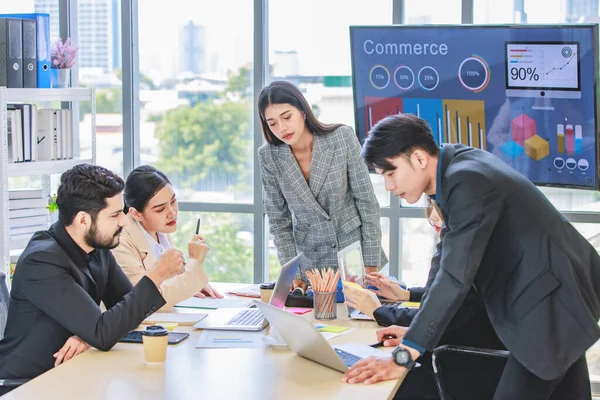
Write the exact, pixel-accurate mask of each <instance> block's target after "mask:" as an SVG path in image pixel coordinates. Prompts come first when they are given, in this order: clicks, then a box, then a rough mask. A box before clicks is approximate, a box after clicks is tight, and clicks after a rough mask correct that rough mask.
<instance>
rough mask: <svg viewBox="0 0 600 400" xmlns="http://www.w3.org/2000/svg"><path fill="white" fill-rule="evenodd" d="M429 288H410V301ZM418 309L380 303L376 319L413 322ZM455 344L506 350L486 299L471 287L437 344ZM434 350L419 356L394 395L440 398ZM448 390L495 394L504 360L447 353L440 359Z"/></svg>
mask: <svg viewBox="0 0 600 400" xmlns="http://www.w3.org/2000/svg"><path fill="white" fill-rule="evenodd" d="M426 291H427V288H426V287H425V288H419V287H415V288H410V299H409V300H410V301H414V302H419V301H421V300H422V297H423V296H424V294H425V292H426ZM417 312H418V309H416V308H406V307H404V308H396V307H385V306H384V307H379V308H378V309H377V310H375V313H374V316H375V320H376V321H377V323H378V324H379V325H385V326H388V325H399V326H409V325H410V323H411V322H412V320H413V319H414V317H415V315H416V314H417ZM444 344H452V345H458V346H472V347H479V348H485V349H496V350H505V347H504V345H503V344H502V342H501V341H500V339H498V336H497V335H496V332H494V328H493V327H492V325H491V324H490V321H489V319H488V317H487V313H486V311H485V306H484V304H483V301H481V299H480V298H479V296H478V295H477V293H476V292H475V290H474V289H471V290H470V291H469V293H468V295H467V297H466V299H465V301H464V302H463V304H462V305H461V307H460V308H459V310H458V312H457V313H456V315H455V316H454V318H452V321H451V322H450V324H449V325H448V327H447V328H446V331H445V332H444V334H443V335H442V337H441V338H440V341H439V343H438V344H437V346H441V345H444ZM431 357H432V353H431V352H429V351H427V352H425V354H423V355H422V356H421V357H419V360H418V361H419V364H421V367H420V368H415V369H412V370H411V371H410V373H409V374H408V376H407V377H406V379H405V380H404V382H403V383H402V386H400V389H399V390H398V392H397V393H396V396H395V397H394V399H395V400H403V399H412V400H414V399H417V398H418V399H422V400H429V399H439V394H438V392H437V387H436V384H435V379H434V375H433V366H432V359H431ZM438 362H439V366H440V368H441V370H442V379H443V381H444V385H445V390H446V392H447V393H449V394H450V395H451V396H452V398H455V399H460V400H481V399H488V398H492V397H493V395H494V392H495V390H496V387H497V385H498V381H499V379H500V376H501V374H502V370H503V369H504V362H503V361H502V360H500V361H498V360H495V359H490V358H486V357H473V356H468V355H463V354H455V353H445V354H443V355H442V356H441V357H440V358H439V359H438Z"/></svg>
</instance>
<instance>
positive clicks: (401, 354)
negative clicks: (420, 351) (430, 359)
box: [392, 346, 417, 371]
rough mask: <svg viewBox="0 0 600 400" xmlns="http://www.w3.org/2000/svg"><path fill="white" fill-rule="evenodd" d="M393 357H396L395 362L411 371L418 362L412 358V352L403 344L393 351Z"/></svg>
mask: <svg viewBox="0 0 600 400" xmlns="http://www.w3.org/2000/svg"><path fill="white" fill-rule="evenodd" d="M392 358H393V359H394V362H395V363H396V364H398V365H399V366H401V367H404V368H406V369H407V370H409V371H410V370H411V368H412V367H414V366H415V364H416V363H417V362H416V361H415V360H413V359H412V356H411V355H410V352H409V351H408V350H406V349H405V348H404V347H401V346H398V347H396V348H395V349H394V351H393V352H392Z"/></svg>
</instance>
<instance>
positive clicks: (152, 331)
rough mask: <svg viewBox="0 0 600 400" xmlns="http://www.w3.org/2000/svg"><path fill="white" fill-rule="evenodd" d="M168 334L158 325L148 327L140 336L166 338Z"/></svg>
mask: <svg viewBox="0 0 600 400" xmlns="http://www.w3.org/2000/svg"><path fill="white" fill-rule="evenodd" d="M168 334H169V331H167V330H166V329H165V328H164V327H162V326H160V325H154V326H148V327H146V329H144V330H143V331H142V335H146V336H166V335H168Z"/></svg>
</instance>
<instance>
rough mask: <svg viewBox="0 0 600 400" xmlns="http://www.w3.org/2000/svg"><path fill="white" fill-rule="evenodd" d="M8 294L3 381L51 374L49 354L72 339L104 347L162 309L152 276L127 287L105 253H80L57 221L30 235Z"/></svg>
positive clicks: (0, 364) (0, 345)
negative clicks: (46, 228) (103, 308)
mask: <svg viewBox="0 0 600 400" xmlns="http://www.w3.org/2000/svg"><path fill="white" fill-rule="evenodd" d="M10 295H11V299H10V305H9V308H8V320H7V324H6V330H5V333H4V339H2V340H1V341H0V377H2V378H33V377H35V376H37V375H40V374H41V373H43V372H45V371H47V370H49V369H50V368H52V367H53V366H54V357H53V354H54V353H56V352H57V351H58V350H59V349H60V348H61V347H62V346H63V345H64V344H65V342H66V341H67V339H68V338H69V337H71V336H73V335H76V336H78V337H79V338H81V339H82V340H84V341H85V342H87V343H88V344H90V345H91V346H93V347H95V348H97V349H99V350H109V349H110V348H112V347H113V346H114V345H115V344H116V343H117V342H118V341H119V339H121V338H122V337H123V336H125V335H126V334H127V333H128V332H129V331H131V330H133V329H135V328H136V327H137V326H138V325H139V324H140V323H141V322H142V321H143V320H144V318H145V317H146V316H149V315H150V314H152V313H153V312H154V311H156V310H158V309H159V308H160V307H161V306H162V305H163V304H165V300H164V299H163V298H162V296H161V294H160V292H159V291H158V289H157V288H156V286H155V285H154V283H153V282H152V281H151V280H150V279H148V278H143V279H142V280H141V281H140V282H139V283H138V284H137V285H136V286H135V287H133V288H132V286H131V283H130V282H129V279H127V277H126V276H125V274H124V273H123V271H122V270H121V268H120V267H119V266H118V265H117V263H116V262H115V259H114V257H113V256H112V254H111V252H110V250H95V251H93V252H92V253H90V254H89V255H88V254H86V253H85V252H84V251H83V250H82V249H81V248H80V247H79V246H78V245H77V244H76V243H75V242H74V241H73V239H71V237H70V236H69V234H68V233H67V231H66V230H65V228H64V227H63V225H62V224H61V223H60V222H58V223H56V224H54V225H53V226H52V227H51V228H50V230H49V231H43V232H37V233H36V234H35V235H33V237H32V238H31V240H30V242H29V244H28V245H27V247H26V248H25V251H24V252H23V254H22V255H21V257H20V258H19V261H18V262H17V267H16V269H15V275H14V278H13V282H12V289H11V294H10ZM100 301H103V302H104V304H105V305H106V308H107V311H106V312H104V313H102V312H101V311H100V308H99V304H100Z"/></svg>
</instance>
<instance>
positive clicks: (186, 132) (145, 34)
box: [139, 0, 254, 203]
mask: <svg viewBox="0 0 600 400" xmlns="http://www.w3.org/2000/svg"><path fill="white" fill-rule="evenodd" d="M252 4H253V3H252V2H249V1H245V0H223V1H219V2H198V1H196V0H173V1H169V2H164V1H161V0H145V1H143V2H140V4H139V39H140V40H139V45H140V49H139V53H140V62H139V65H140V103H141V109H140V116H141V127H140V130H141V132H140V150H141V161H142V163H143V164H152V165H154V166H156V167H157V168H159V169H161V170H162V171H164V172H165V173H167V174H168V175H169V177H170V179H171V180H172V181H173V184H174V185H175V186H176V187H178V189H179V190H178V192H179V193H180V199H181V200H188V201H200V202H227V203H233V202H237V203H239V202H243V203H248V202H252V199H253V190H252V184H253V176H252V171H253V151H252V149H253V147H252V146H253V145H252V140H253V125H252V123H253V115H254V105H253V101H252V54H253V53H252V51H253V50H252V49H253V7H252ZM231 10H235V12H233V13H232V12H231ZM157 27H160V29H157Z"/></svg>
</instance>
